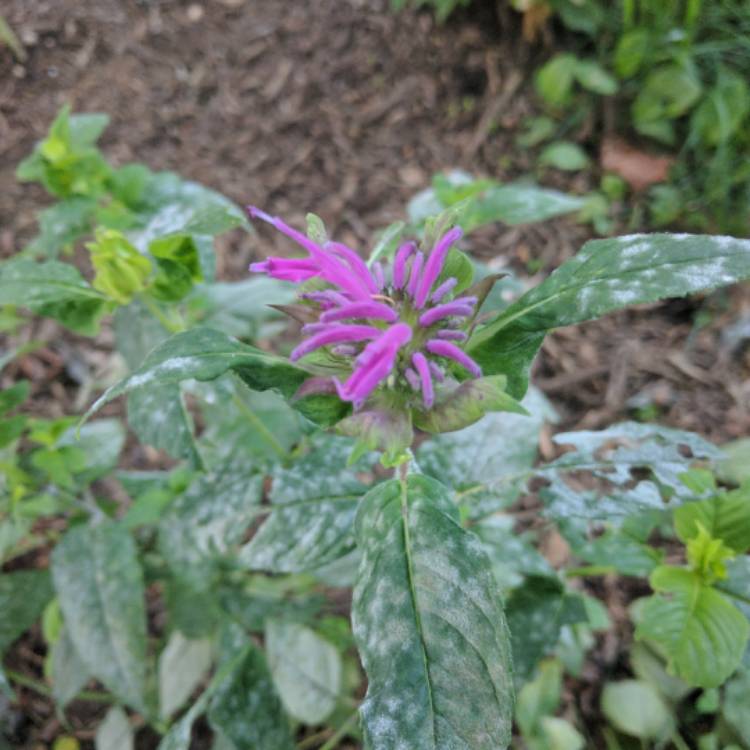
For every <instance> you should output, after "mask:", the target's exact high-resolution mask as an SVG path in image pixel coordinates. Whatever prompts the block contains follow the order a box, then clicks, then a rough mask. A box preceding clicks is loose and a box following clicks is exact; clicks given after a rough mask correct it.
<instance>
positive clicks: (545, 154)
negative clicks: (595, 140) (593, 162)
mask: <svg viewBox="0 0 750 750" xmlns="http://www.w3.org/2000/svg"><path fill="white" fill-rule="evenodd" d="M539 163H540V164H541V165H542V166H545V167H554V168H555V169H562V170H564V171H566V172H577V171H579V170H581V169H586V167H587V166H588V165H589V157H588V156H587V154H586V152H585V151H584V150H583V149H582V148H581V147H580V146H579V145H578V144H577V143H571V142H570V141H555V142H554V143H550V144H549V146H547V147H545V148H544V150H543V151H542V153H541V154H539Z"/></svg>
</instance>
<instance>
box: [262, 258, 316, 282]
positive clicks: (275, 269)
mask: <svg viewBox="0 0 750 750" xmlns="http://www.w3.org/2000/svg"><path fill="white" fill-rule="evenodd" d="M250 270H251V271H252V272H253V273H265V274H268V275H269V276H271V277H273V278H274V279H280V280H281V281H294V282H296V283H299V282H300V281H306V280H307V279H310V278H312V277H313V276H317V275H318V273H319V272H320V269H319V268H318V266H317V264H316V263H315V262H314V261H312V260H309V259H307V258H266V259H265V260H264V261H261V262H259V263H251V264H250Z"/></svg>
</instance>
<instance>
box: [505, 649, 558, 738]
mask: <svg viewBox="0 0 750 750" xmlns="http://www.w3.org/2000/svg"><path fill="white" fill-rule="evenodd" d="M562 676H563V665H562V663H561V662H560V661H559V660H558V659H545V660H544V661H542V662H540V664H539V668H538V673H537V675H536V676H535V678H534V679H533V680H531V681H529V682H527V683H526V684H525V685H524V686H523V688H521V690H520V691H519V693H518V701H517V703H516V721H517V722H518V726H519V728H520V729H521V732H522V733H523V735H524V737H527V738H528V737H531V736H533V735H535V734H537V733H538V731H539V728H540V723H541V720H542V719H543V718H544V717H545V716H548V715H551V714H554V713H555V712H556V711H557V707H558V705H559V704H560V697H561V693H562Z"/></svg>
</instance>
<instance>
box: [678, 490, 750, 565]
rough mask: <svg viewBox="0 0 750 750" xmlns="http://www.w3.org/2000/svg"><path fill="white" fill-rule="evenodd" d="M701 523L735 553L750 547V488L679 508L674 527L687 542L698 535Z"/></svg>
mask: <svg viewBox="0 0 750 750" xmlns="http://www.w3.org/2000/svg"><path fill="white" fill-rule="evenodd" d="M698 524H700V525H701V526H703V528H704V529H705V530H706V531H707V532H708V533H709V534H710V536H711V537H713V538H714V539H721V540H722V541H723V542H724V543H725V544H726V545H727V546H728V547H731V548H732V549H733V550H734V551H735V552H745V551H746V550H747V549H750V487H747V488H745V489H739V490H734V491H733V492H724V493H721V494H719V495H716V496H715V497H712V498H709V499H708V500H700V501H696V502H692V503H686V504H685V505H682V506H680V507H679V508H675V511H674V526H675V530H676V531H677V536H679V537H680V539H682V541H683V542H687V541H688V540H690V539H692V538H693V537H695V536H697V534H698V531H699V528H698Z"/></svg>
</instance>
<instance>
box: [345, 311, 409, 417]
mask: <svg viewBox="0 0 750 750" xmlns="http://www.w3.org/2000/svg"><path fill="white" fill-rule="evenodd" d="M411 335H412V332H411V327H410V326H408V325H406V323H396V324H395V325H394V326H391V327H390V328H389V329H388V330H387V331H385V332H384V333H383V334H382V335H381V336H380V338H378V339H376V340H375V341H372V342H370V343H369V344H368V345H367V346H366V347H365V350H364V352H362V354H361V355H360V356H359V357H358V358H357V364H358V367H357V368H356V369H355V370H354V372H353V373H352V374H351V376H350V377H349V379H348V380H347V381H346V383H344V385H343V386H342V387H341V388H340V389H339V395H340V396H341V398H343V399H344V400H346V401H352V402H353V403H354V406H355V408H359V407H360V406H361V405H362V404H363V403H364V402H365V400H366V399H367V397H368V396H369V395H370V394H371V393H372V392H373V391H374V390H375V388H377V387H378V385H379V384H380V383H381V382H382V381H383V380H385V378H387V377H388V375H390V373H391V371H392V370H393V365H394V364H395V361H396V354H398V350H399V349H400V348H401V347H402V346H403V345H404V344H406V343H408V342H409V341H410V340H411Z"/></svg>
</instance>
